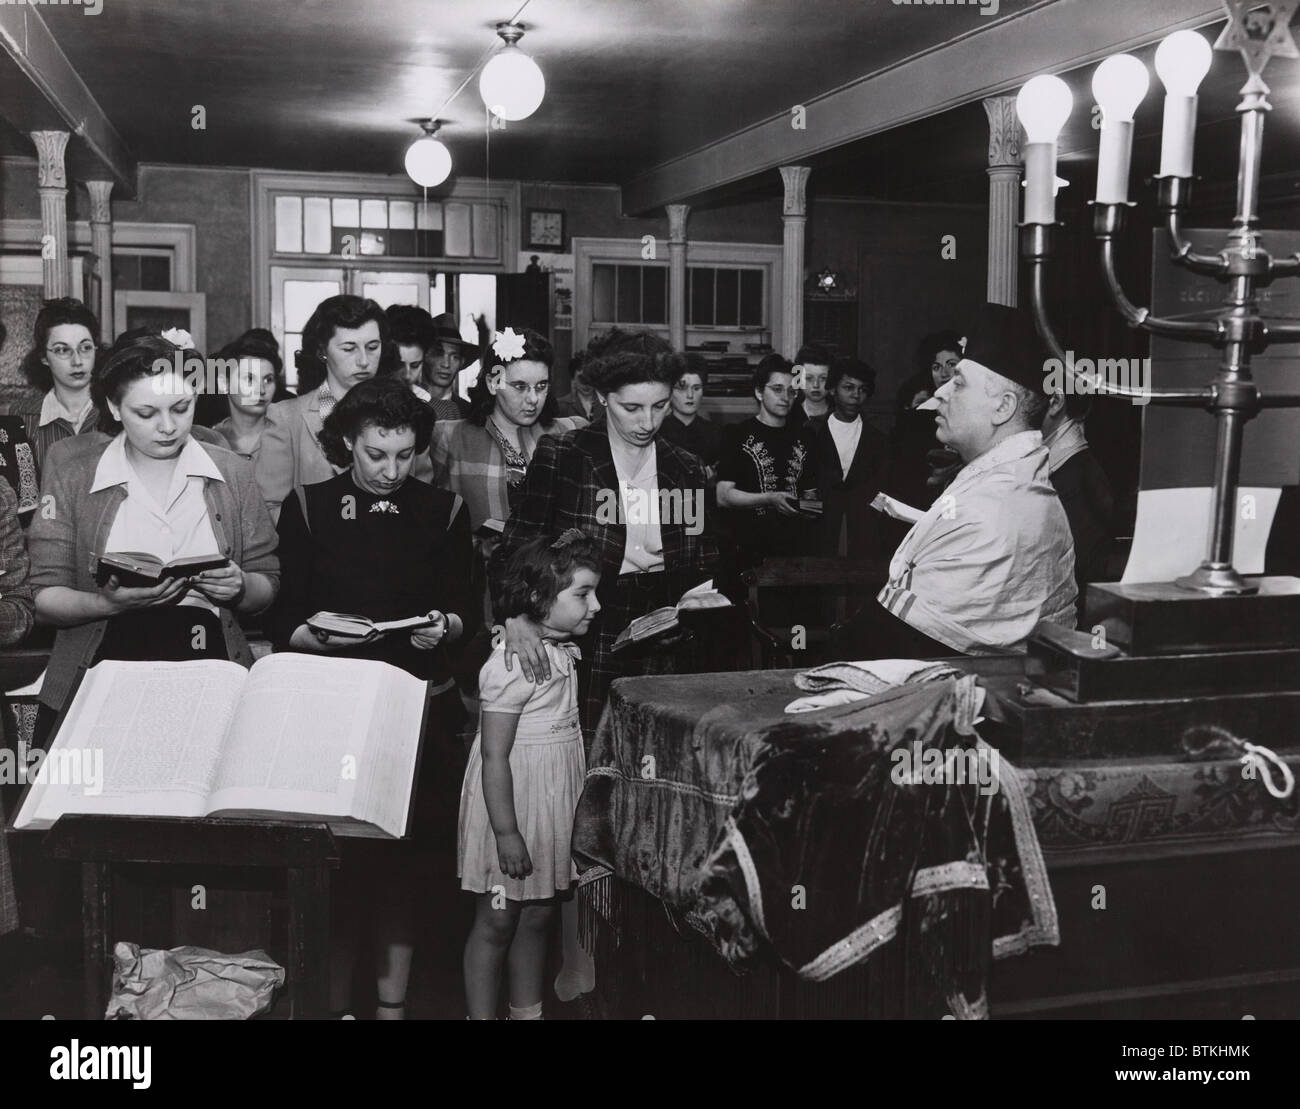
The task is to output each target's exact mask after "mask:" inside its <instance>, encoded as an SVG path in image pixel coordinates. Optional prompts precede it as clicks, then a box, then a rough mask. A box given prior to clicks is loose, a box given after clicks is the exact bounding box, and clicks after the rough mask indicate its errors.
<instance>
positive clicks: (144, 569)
mask: <svg viewBox="0 0 1300 1109" xmlns="http://www.w3.org/2000/svg"><path fill="white" fill-rule="evenodd" d="M229 565H230V559H228V558H226V556H225V555H219V554H216V553H215V552H214V553H212V554H210V555H191V556H190V557H189V558H174V559H172V560H171V561H170V562H163V560H162V559H160V558H156V557H155V556H153V555H151V554H145V553H144V552H142V551H106V552H105V553H104V554H102V555H100V556H99V565H98V566H97V567H96V569H95V584H96V585H107V584H108V579H109V578H117V581H118V584H119V585H126V586H131V587H133V588H138V587H141V586H146V587H147V586H153V585H158V584H159V583H160V582H161V581H162V580H163V579H164V578H190V577H193V576H194V575H196V574H201V573H203V571H204V570H220V569H221V568H222V567H223V566H229Z"/></svg>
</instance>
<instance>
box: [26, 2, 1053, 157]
mask: <svg viewBox="0 0 1300 1109" xmlns="http://www.w3.org/2000/svg"><path fill="white" fill-rule="evenodd" d="M520 2H521V0H500V3H491V2H488V0H274V2H270V0H180V2H178V0H107V2H105V3H104V5H103V10H102V12H101V13H100V14H99V15H96V16H93V17H91V16H86V15H85V14H84V12H83V10H82V9H81V8H79V7H75V6H68V7H62V6H58V7H42V8H41V9H39V10H40V12H41V15H42V18H44V19H45V21H46V23H47V24H48V26H49V27H50V30H51V32H52V33H53V35H54V37H55V38H56V39H57V41H58V43H59V45H60V46H61V47H62V49H63V50H64V52H65V53H66V54H67V56H68V58H69V59H70V60H71V62H72V64H73V65H74V66H75V67H76V69H77V71H78V72H79V73H80V74H81V76H82V78H83V79H84V80H85V82H86V84H87V86H88V87H89V88H90V91H91V92H92V93H93V94H94V96H95V97H96V99H97V100H98V101H99V103H100V105H101V106H102V108H103V109H104V111H105V113H106V114H107V115H108V117H109V119H111V120H112V122H113V123H114V124H115V126H116V127H117V129H118V130H119V131H120V133H121V134H122V136H123V138H124V139H125V140H126V142H127V144H128V146H129V147H130V148H131V150H132V152H133V153H134V155H135V156H136V157H137V158H138V159H139V160H141V161H146V162H148V161H153V162H174V163H185V164H194V165H227V166H258V167H267V168H285V169H300V170H316V171H322V170H340V171H356V172H381V173H382V172H400V170H401V157H402V153H403V151H404V149H405V146H406V144H407V143H409V142H410V140H411V139H412V138H414V137H416V136H417V135H418V131H417V129H416V128H415V127H414V126H413V125H411V124H410V123H408V122H406V121H407V120H409V119H411V118H414V117H419V116H427V115H429V114H431V113H433V112H434V111H435V110H436V109H437V107H438V106H439V104H441V103H442V102H443V101H444V100H445V99H446V97H447V96H448V94H450V93H451V91H452V90H453V89H454V88H455V87H456V86H457V85H458V84H459V83H460V82H461V81H462V80H463V78H464V77H465V75H466V74H467V73H469V72H470V71H471V70H472V69H473V67H474V66H475V64H476V63H477V62H478V60H479V59H480V58H481V57H482V55H483V53H484V52H485V50H487V49H488V48H489V47H491V45H492V44H493V43H494V42H495V41H496V39H495V36H494V33H493V25H494V24H495V22H496V21H498V20H501V19H506V18H508V17H510V16H511V15H512V14H514V12H515V10H517V9H518V7H519V5H520ZM1034 2H1035V0H1001V3H1000V6H999V14H998V16H997V17H995V18H988V17H984V16H981V14H980V11H981V9H980V8H979V7H978V6H977V5H970V6H955V7H933V6H929V7H927V6H916V7H909V6H899V5H896V4H893V3H890V2H889V0H755V2H749V3H740V2H737V0H585V2H580V0H530V3H529V4H528V6H527V8H526V9H525V11H524V13H523V15H522V17H521V18H522V22H523V23H524V24H525V25H526V26H528V27H529V28H530V30H529V32H528V34H527V35H526V36H525V38H524V40H523V43H522V46H523V48H524V49H525V50H526V51H528V52H529V53H531V54H532V55H533V56H534V57H535V58H536V59H537V61H538V63H539V64H540V65H541V67H542V69H543V71H544V73H545V75H546V80H547V97H546V100H545V102H544V103H543V105H542V107H541V108H540V109H539V110H538V112H537V113H536V114H535V115H534V116H533V117H532V118H530V119H528V120H525V121H522V122H520V123H517V124H510V125H509V128H508V130H507V131H505V132H499V131H498V132H492V133H491V136H490V138H491V147H490V168H491V173H492V175H493V176H500V177H511V178H520V179H523V180H552V181H604V182H615V183H616V182H622V181H625V180H627V179H628V178H629V177H631V176H633V175H634V174H636V173H638V172H641V171H643V170H644V169H646V168H648V167H650V166H653V165H655V164H658V163H660V162H662V161H664V160H665V159H667V158H670V157H672V156H675V155H680V154H682V153H685V152H688V151H691V150H693V149H696V148H698V147H700V146H701V145H703V144H706V143H709V142H711V141H713V140H716V139H718V138H720V137H722V136H724V135H727V134H729V133H731V132H733V131H735V130H737V129H738V128H741V127H743V126H746V125H748V124H751V123H753V122H754V121H755V120H758V119H762V118H765V117H769V116H772V115H774V114H778V113H782V112H785V111H788V110H789V108H790V107H791V106H792V105H793V104H796V103H799V102H802V101H804V100H808V99H811V98H812V97H814V96H815V95H816V94H818V93H822V92H825V91H827V90H830V89H833V88H835V87H838V86H840V85H842V84H845V83H847V82H849V81H852V80H855V79H858V78H861V77H863V76H864V75H866V74H869V73H872V72H874V71H876V70H878V69H881V68H882V67H885V66H888V65H891V64H893V63H896V62H898V61H900V60H902V59H904V58H906V57H909V56H911V55H913V54H915V53H917V52H919V51H922V50H925V49H928V48H931V47H933V46H935V45H936V44H940V43H943V42H946V41H948V40H950V39H952V38H953V37H955V36H958V35H963V34H967V33H969V32H972V31H977V30H981V29H983V28H986V27H988V26H990V25H992V24H993V23H996V22H999V21H1001V20H1003V19H1006V18H1008V17H1011V16H1014V15H1015V14H1016V13H1017V12H1019V11H1021V10H1023V9H1025V8H1027V7H1030V6H1032V4H1033V3H1034ZM195 105H202V106H203V107H204V108H205V109H206V117H207V118H206V129H205V130H195V129H194V128H193V127H192V126H191V120H192V112H193V108H194V106H195ZM442 114H443V116H444V118H445V119H446V120H447V121H448V122H447V126H446V128H445V130H444V133H443V138H444V139H445V141H446V142H447V143H448V145H449V146H450V148H451V150H452V154H453V157H454V158H455V161H456V166H457V171H458V172H460V173H465V174H474V175H482V174H483V173H484V172H485V170H486V169H487V161H486V160H485V133H484V123H485V119H484V115H485V113H484V109H483V105H482V102H481V100H480V99H479V96H478V91H477V86H476V83H475V84H471V86H470V87H469V88H468V89H466V90H465V91H464V92H463V93H461V95H460V96H459V97H458V98H457V99H456V100H455V102H454V103H453V104H452V105H451V106H450V108H449V109H447V110H446V111H445V112H443V113H442Z"/></svg>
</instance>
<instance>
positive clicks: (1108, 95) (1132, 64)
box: [1092, 54, 1151, 127]
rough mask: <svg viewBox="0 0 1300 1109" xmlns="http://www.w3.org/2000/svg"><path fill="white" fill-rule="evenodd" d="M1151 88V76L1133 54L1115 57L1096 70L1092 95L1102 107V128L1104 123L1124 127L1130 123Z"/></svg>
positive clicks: (1115, 55) (1116, 55)
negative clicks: (1126, 123)
mask: <svg viewBox="0 0 1300 1109" xmlns="http://www.w3.org/2000/svg"><path fill="white" fill-rule="evenodd" d="M1150 87H1151V75H1150V74H1149V73H1147V67H1146V66H1144V65H1143V64H1142V63H1141V62H1140V61H1138V60H1137V58H1135V57H1133V55H1132V54H1114V55H1112V56H1111V57H1109V58H1107V59H1106V60H1105V61H1104V62H1102V63H1101V65H1099V66H1098V67H1097V72H1096V73H1094V74H1093V75H1092V94H1093V96H1095V97H1096V98H1097V103H1098V104H1100V105H1101V107H1102V111H1103V112H1104V113H1105V114H1104V115H1103V116H1102V120H1101V123H1102V126H1103V127H1105V125H1106V123H1107V122H1108V121H1109V122H1114V123H1124V122H1129V121H1131V120H1132V119H1133V113H1134V112H1136V111H1137V106H1138V105H1139V104H1141V103H1142V98H1143V97H1144V96H1146V94H1147V89H1148V88H1150Z"/></svg>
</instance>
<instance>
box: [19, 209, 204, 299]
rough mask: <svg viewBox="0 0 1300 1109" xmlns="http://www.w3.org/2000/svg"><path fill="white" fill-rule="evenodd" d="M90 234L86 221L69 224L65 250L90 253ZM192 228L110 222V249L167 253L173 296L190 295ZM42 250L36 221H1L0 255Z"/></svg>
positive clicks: (192, 249)
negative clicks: (170, 264)
mask: <svg viewBox="0 0 1300 1109" xmlns="http://www.w3.org/2000/svg"><path fill="white" fill-rule="evenodd" d="M91 241H92V240H91V231H90V222H89V221H88V220H76V221H74V222H71V223H69V224H68V249H69V250H81V251H89V250H90V249H91ZM194 244H195V238H194V225H193V224H192V223H126V222H123V221H120V220H115V221H114V222H113V246H114V247H115V248H116V247H122V248H124V249H129V248H132V247H137V248H142V249H149V250H168V251H170V252H171V256H172V289H171V291H172V292H174V293H192V292H194V285H195V282H196V275H195V272H194V256H195V245H194ZM40 249H41V221H40V220H38V219H0V251H26V250H37V251H39V250H40Z"/></svg>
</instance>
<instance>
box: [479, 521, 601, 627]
mask: <svg viewBox="0 0 1300 1109" xmlns="http://www.w3.org/2000/svg"><path fill="white" fill-rule="evenodd" d="M580 569H583V570H591V571H592V572H593V573H596V574H599V573H600V569H601V567H600V556H599V554H598V552H597V549H596V541H595V539H593V538H592V537H591V536H589V535H586V534H584V533H583V532H580V531H578V530H577V529H576V528H570V529H569V530H568V531H566V532H565V533H564V534H563V535H561V536H560V537H559V538H558V539H553V538H551V537H550V536H545V535H544V536H540V537H538V538H537V539H530V540H529V541H528V542H527V543H525V544H523V546H521V547H519V548H518V549H517V550H516V551H514V552H513V553H512V554H511V555H510V558H509V560H508V561H507V562H506V570H505V573H504V574H503V575H502V576H501V580H500V581H499V582H498V583H497V586H496V589H495V590H494V591H493V594H492V611H493V612H494V613H495V614H496V618H497V619H498V620H508V619H510V617H512V616H527V617H529V618H530V619H533V620H537V621H542V620H545V619H546V617H547V616H549V615H550V612H551V606H552V605H553V604H555V598H556V597H558V596H559V595H560V594H561V593H563V592H564V591H565V590H566V589H568V588H569V586H570V585H572V584H573V575H574V574H575V573H577V571H578V570H580Z"/></svg>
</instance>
